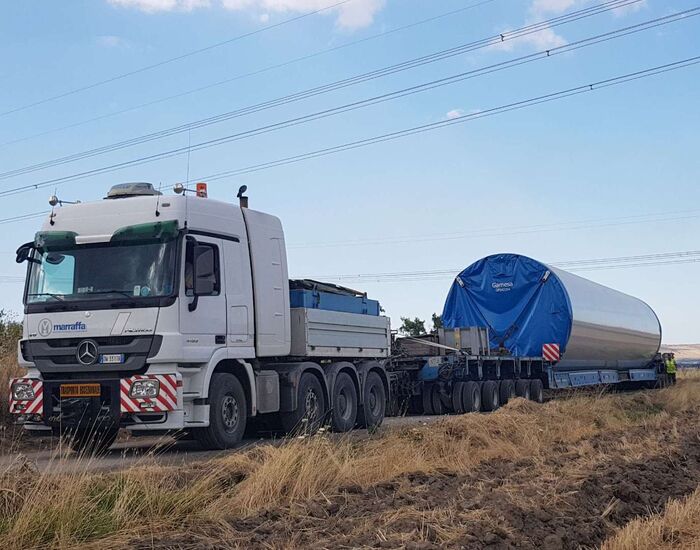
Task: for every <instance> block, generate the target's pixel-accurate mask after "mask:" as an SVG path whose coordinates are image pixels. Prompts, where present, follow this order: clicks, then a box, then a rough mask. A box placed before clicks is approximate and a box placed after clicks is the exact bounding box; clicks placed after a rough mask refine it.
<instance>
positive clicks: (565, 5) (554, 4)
mask: <svg viewBox="0 0 700 550" xmlns="http://www.w3.org/2000/svg"><path fill="white" fill-rule="evenodd" d="M646 2H647V0H641V1H640V2H636V3H634V4H628V5H626V6H622V7H619V8H615V9H614V10H613V13H614V14H615V15H626V14H628V13H632V12H635V11H639V10H640V9H642V8H643V7H644V6H645V5H646ZM594 3H596V2H595V0H533V1H532V4H531V6H530V12H531V13H533V14H535V15H558V14H560V13H563V12H565V11H568V10H572V9H579V8H583V7H585V6H587V5H591V4H594Z"/></svg>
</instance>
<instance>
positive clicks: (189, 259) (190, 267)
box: [185, 238, 221, 296]
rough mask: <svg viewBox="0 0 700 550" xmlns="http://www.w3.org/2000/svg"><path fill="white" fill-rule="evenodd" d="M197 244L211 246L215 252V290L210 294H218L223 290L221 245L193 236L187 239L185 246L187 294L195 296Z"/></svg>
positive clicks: (213, 275)
mask: <svg viewBox="0 0 700 550" xmlns="http://www.w3.org/2000/svg"><path fill="white" fill-rule="evenodd" d="M195 246H200V247H201V246H205V247H208V248H211V249H212V251H213V253H214V273H213V274H212V277H213V278H214V291H213V292H212V293H211V294H209V295H210V296H218V295H219V293H220V292H221V269H220V263H219V247H218V246H216V245H215V244H211V243H203V242H197V241H196V240H194V239H192V238H188V239H187V246H186V247H185V296H194V249H195Z"/></svg>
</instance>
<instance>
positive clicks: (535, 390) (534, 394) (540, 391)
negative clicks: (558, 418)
mask: <svg viewBox="0 0 700 550" xmlns="http://www.w3.org/2000/svg"><path fill="white" fill-rule="evenodd" d="M530 399H531V400H532V401H535V402H536V403H542V402H544V386H543V385H542V380H540V379H539V378H535V379H534V380H530Z"/></svg>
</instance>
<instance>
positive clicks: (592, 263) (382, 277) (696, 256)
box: [305, 250, 700, 282]
mask: <svg viewBox="0 0 700 550" xmlns="http://www.w3.org/2000/svg"><path fill="white" fill-rule="evenodd" d="M697 262H700V250H686V251H682V252H665V253H660V254H645V255H636V256H618V257H614V258H594V259H588V260H570V261H561V262H545V263H546V264H547V265H551V266H553V267H558V268H561V269H565V270H567V271H597V270H601V269H618V268H619V269H622V268H632V267H645V266H660V265H676V264H686V263H697ZM463 269H464V268H463V267H462V268H454V269H435V270H422V271H398V272H387V273H359V274H347V275H314V276H310V277H305V278H310V279H314V280H320V281H323V280H330V281H344V282H389V281H397V282H398V281H424V280H433V279H450V278H454V277H455V276H456V275H457V274H458V273H460V272H461V271H462V270H463Z"/></svg>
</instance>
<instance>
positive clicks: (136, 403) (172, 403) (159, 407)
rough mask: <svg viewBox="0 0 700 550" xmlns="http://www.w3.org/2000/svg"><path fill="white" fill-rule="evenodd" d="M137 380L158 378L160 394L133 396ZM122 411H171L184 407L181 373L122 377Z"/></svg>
mask: <svg viewBox="0 0 700 550" xmlns="http://www.w3.org/2000/svg"><path fill="white" fill-rule="evenodd" d="M137 380H157V381H158V382H159V389H158V395H156V396H155V397H133V396H132V395H131V386H132V385H133V383H134V382H136V381H137ZM119 393H120V410H121V412H122V413H148V412H159V413H160V412H169V411H174V410H177V409H181V408H182V378H181V376H180V375H179V374H147V375H137V376H132V377H131V378H122V379H121V382H120V392H119Z"/></svg>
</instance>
